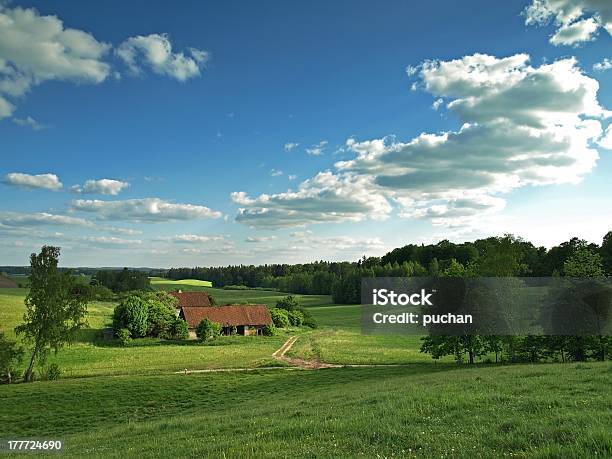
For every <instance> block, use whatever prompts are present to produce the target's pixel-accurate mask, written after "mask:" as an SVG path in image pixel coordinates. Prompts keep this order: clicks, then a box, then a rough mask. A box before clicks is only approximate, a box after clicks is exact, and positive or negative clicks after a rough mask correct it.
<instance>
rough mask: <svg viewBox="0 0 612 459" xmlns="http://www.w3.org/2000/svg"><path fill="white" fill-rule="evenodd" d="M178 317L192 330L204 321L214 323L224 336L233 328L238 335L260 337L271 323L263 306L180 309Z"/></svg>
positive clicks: (270, 318) (267, 311) (235, 305)
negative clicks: (220, 327) (220, 328)
mask: <svg viewBox="0 0 612 459" xmlns="http://www.w3.org/2000/svg"><path fill="white" fill-rule="evenodd" d="M179 317H180V318H182V319H184V320H185V321H186V322H187V325H188V326H189V328H190V329H192V330H193V329H195V328H196V327H197V326H198V325H199V323H200V322H202V320H204V319H208V320H210V321H211V322H216V323H218V324H221V326H222V327H223V330H222V333H223V334H224V335H229V334H231V333H232V330H233V329H234V328H235V329H236V333H237V334H238V335H261V334H263V328H264V327H265V326H266V325H270V324H271V323H272V317H271V316H270V311H269V310H268V307H267V306H266V305H265V304H252V305H242V304H230V305H227V306H211V307H182V308H181V309H180V312H179Z"/></svg>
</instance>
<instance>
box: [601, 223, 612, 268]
mask: <svg viewBox="0 0 612 459" xmlns="http://www.w3.org/2000/svg"><path fill="white" fill-rule="evenodd" d="M599 253H600V254H601V258H602V261H603V265H604V269H605V271H606V273H607V274H608V275H609V276H612V231H609V232H608V233H607V234H606V235H605V236H604V238H603V242H602V243H601V248H600V249H599Z"/></svg>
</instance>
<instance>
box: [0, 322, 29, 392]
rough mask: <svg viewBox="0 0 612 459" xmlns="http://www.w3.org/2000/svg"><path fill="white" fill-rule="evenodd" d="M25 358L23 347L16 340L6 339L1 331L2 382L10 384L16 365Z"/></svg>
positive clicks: (0, 359)
mask: <svg viewBox="0 0 612 459" xmlns="http://www.w3.org/2000/svg"><path fill="white" fill-rule="evenodd" d="M22 358H23V348H22V347H20V346H19V345H18V344H17V342H16V341H13V340H9V339H6V337H5V336H4V333H3V332H0V382H4V383H7V384H10V383H11V382H13V377H14V375H15V366H17V365H18V364H19V363H20V362H21V359H22Z"/></svg>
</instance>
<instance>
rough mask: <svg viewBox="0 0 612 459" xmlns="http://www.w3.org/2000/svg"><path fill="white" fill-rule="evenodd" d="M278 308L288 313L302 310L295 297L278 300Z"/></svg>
mask: <svg viewBox="0 0 612 459" xmlns="http://www.w3.org/2000/svg"><path fill="white" fill-rule="evenodd" d="M276 307H277V308H278V309H284V310H286V311H294V310H296V309H300V303H298V301H297V300H296V299H295V297H294V296H292V295H289V296H286V297H284V298H281V299H280V300H278V301H277V302H276Z"/></svg>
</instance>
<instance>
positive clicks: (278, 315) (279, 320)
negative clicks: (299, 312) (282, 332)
mask: <svg viewBox="0 0 612 459" xmlns="http://www.w3.org/2000/svg"><path fill="white" fill-rule="evenodd" d="M270 315H271V316H272V322H274V325H275V326H276V327H278V328H287V327H288V326H289V317H288V315H287V311H285V310H284V309H278V308H272V309H270Z"/></svg>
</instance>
